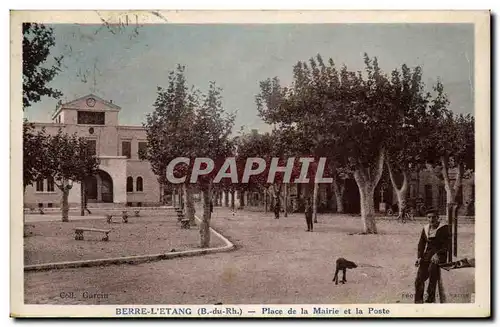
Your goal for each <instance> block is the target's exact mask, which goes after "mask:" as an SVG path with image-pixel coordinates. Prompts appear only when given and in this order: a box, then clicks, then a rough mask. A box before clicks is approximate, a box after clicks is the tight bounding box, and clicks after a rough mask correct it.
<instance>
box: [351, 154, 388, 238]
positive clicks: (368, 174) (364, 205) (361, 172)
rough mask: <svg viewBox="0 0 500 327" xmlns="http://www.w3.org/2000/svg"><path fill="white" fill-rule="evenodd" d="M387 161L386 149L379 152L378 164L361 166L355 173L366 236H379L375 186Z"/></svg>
mask: <svg viewBox="0 0 500 327" xmlns="http://www.w3.org/2000/svg"><path fill="white" fill-rule="evenodd" d="M384 160H385V149H384V148H381V149H380V150H379V154H378V158H377V162H374V163H373V164H372V165H371V167H369V168H366V167H363V166H361V165H359V166H358V167H357V168H356V170H355V171H354V180H355V181H356V184H357V185H358V189H359V200H360V208H361V220H362V222H363V233H364V234H377V226H376V224H375V201H374V198H373V196H374V193H375V186H376V185H377V184H378V182H379V181H380V178H381V177H382V172H383V168H384Z"/></svg>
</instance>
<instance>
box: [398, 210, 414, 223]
mask: <svg viewBox="0 0 500 327" xmlns="http://www.w3.org/2000/svg"><path fill="white" fill-rule="evenodd" d="M397 220H398V221H399V220H401V223H402V224H406V222H407V221H410V220H415V216H414V212H413V208H409V209H403V213H402V214H401V213H399V214H398V217H397Z"/></svg>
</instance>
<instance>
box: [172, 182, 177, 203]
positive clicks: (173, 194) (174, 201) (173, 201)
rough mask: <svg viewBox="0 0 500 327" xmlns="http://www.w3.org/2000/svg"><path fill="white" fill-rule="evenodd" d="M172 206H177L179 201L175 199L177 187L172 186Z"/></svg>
mask: <svg viewBox="0 0 500 327" xmlns="http://www.w3.org/2000/svg"><path fill="white" fill-rule="evenodd" d="M172 206H173V207H174V208H175V207H177V201H176V200H175V187H172Z"/></svg>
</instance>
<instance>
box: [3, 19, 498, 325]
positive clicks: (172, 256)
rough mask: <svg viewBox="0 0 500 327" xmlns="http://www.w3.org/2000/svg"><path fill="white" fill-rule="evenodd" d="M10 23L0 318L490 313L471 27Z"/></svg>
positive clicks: (484, 108) (483, 96)
mask: <svg viewBox="0 0 500 327" xmlns="http://www.w3.org/2000/svg"><path fill="white" fill-rule="evenodd" d="M10 15H11V58H12V59H11V60H12V62H11V109H10V110H11V116H12V119H11V159H10V160H11V217H10V223H11V231H10V233H11V259H10V260H11V291H10V292H11V309H10V312H11V316H12V317H43V316H57V317H75V316H79V317H123V318H125V317H128V318H130V317H134V318H137V317H164V318H169V317H176V318H179V317H181V318H182V317H185V318H188V317H203V318H228V317H232V318H234V317H245V318H252V317H255V318H262V317H267V318H300V317H305V318H327V317H330V318H335V317H342V318H356V317H372V318H388V317H488V316H490V314H491V312H490V310H491V303H490V292H491V291H490V287H491V282H490V264H491V258H490V255H491V250H490V246H491V244H490V233H491V232H490V227H491V222H490V215H491V213H490V160H491V159H490V56H489V54H490V12H488V11H462V12H453V11H448V12H445V11H443V12H437V11H429V12H422V11H420V12H416V11H414V12H412V11H407V12H389V11H385V12H384V11H377V12H369V11H364V12H354V11H351V12H349V11H347V12H342V13H341V12H335V11H322V12H321V11H309V12H298V11H297V12H286V13H285V12H278V11H276V12H272V11H268V12H258V11H254V12H252V11H249V12H216V11H211V12H201V11H198V12H189V11H175V12H173V11H172V12H168V11H165V12H160V11H120V12H118V11H79V12H77V11H59V12H50V11H38V12H35V11H11V14H10ZM21 180H22V187H21Z"/></svg>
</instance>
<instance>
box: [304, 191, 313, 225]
mask: <svg viewBox="0 0 500 327" xmlns="http://www.w3.org/2000/svg"><path fill="white" fill-rule="evenodd" d="M304 213H305V215H306V223H307V231H308V232H312V231H313V207H312V203H311V199H310V198H307V201H306V210H305V212H304Z"/></svg>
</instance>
